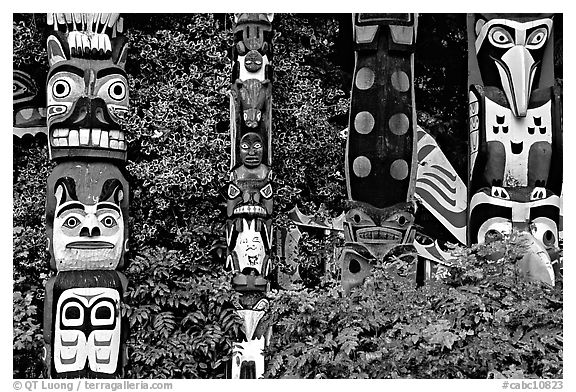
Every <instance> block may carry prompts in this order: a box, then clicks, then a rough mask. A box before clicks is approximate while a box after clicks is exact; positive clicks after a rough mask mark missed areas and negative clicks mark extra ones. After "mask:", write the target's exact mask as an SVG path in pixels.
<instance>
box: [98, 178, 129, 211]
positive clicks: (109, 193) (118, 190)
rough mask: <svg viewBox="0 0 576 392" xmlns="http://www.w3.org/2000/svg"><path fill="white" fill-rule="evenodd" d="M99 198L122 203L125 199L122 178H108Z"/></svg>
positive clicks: (118, 203)
mask: <svg viewBox="0 0 576 392" xmlns="http://www.w3.org/2000/svg"><path fill="white" fill-rule="evenodd" d="M98 200H99V201H101V202H102V201H107V202H109V203H114V204H117V205H120V202H121V201H122V200H124V190H123V189H122V183H121V182H120V180H118V179H117V178H113V179H108V180H106V181H105V182H104V185H103V186H102V192H101V194H100V197H99V199H98Z"/></svg>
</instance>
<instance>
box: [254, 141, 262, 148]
mask: <svg viewBox="0 0 576 392" xmlns="http://www.w3.org/2000/svg"><path fill="white" fill-rule="evenodd" d="M254 148H262V144H261V143H258V142H256V143H254Z"/></svg>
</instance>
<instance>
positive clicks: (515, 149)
mask: <svg viewBox="0 0 576 392" xmlns="http://www.w3.org/2000/svg"><path fill="white" fill-rule="evenodd" d="M523 144H524V142H520V143H514V142H512V141H511V142H510V146H511V147H512V154H516V155H518V154H520V153H521V152H522V147H523Z"/></svg>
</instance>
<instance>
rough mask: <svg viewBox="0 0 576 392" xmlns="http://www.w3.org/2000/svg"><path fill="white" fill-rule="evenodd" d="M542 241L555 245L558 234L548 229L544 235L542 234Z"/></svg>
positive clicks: (545, 243) (548, 244)
mask: <svg viewBox="0 0 576 392" xmlns="http://www.w3.org/2000/svg"><path fill="white" fill-rule="evenodd" d="M542 242H543V243H544V245H547V246H550V245H554V243H555V242H556V236H555V235H554V233H552V230H546V232H544V235H543V236H542Z"/></svg>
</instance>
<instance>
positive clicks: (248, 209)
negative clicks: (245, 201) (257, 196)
mask: <svg viewBox="0 0 576 392" xmlns="http://www.w3.org/2000/svg"><path fill="white" fill-rule="evenodd" d="M241 214H247V215H256V216H262V217H266V210H265V209H264V208H263V207H261V206H240V207H236V208H234V215H241Z"/></svg>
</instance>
